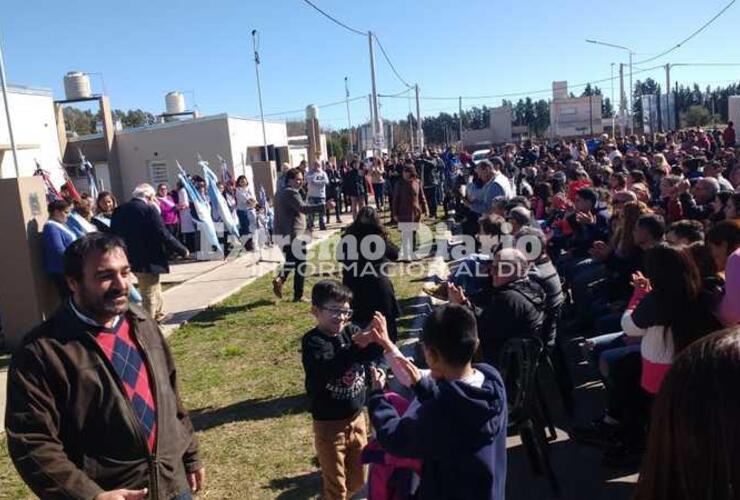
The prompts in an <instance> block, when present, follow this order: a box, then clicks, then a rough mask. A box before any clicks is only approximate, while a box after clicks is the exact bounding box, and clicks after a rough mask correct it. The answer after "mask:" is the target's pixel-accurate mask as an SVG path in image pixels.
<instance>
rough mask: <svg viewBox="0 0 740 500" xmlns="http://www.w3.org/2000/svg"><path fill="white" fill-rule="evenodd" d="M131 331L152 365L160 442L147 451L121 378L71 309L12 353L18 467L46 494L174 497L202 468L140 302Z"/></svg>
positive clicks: (163, 353) (11, 443) (167, 358)
mask: <svg viewBox="0 0 740 500" xmlns="http://www.w3.org/2000/svg"><path fill="white" fill-rule="evenodd" d="M127 317H128V320H129V322H130V325H131V334H132V336H134V337H135V338H136V339H137V340H138V342H139V344H140V345H141V348H142V355H143V357H144V359H145V362H147V363H148V365H149V366H150V373H151V376H150V382H151V384H152V393H153V394H152V395H153V396H154V400H155V403H156V406H157V442H156V448H155V450H154V453H150V451H149V448H148V446H147V443H146V439H145V437H144V433H143V431H142V430H141V428H140V426H139V422H138V420H137V419H136V416H135V415H134V412H133V409H132V406H131V403H130V402H129V399H128V398H127V397H126V395H125V392H124V388H123V385H122V383H121V382H120V379H119V377H118V376H117V374H116V372H115V369H114V368H113V365H112V364H111V363H110V361H109V360H108V358H107V357H106V355H105V354H104V353H103V351H102V349H101V348H100V347H99V346H98V343H97V342H96V340H95V338H94V336H93V335H94V334H95V330H96V328H95V327H92V326H89V325H87V324H86V323H84V322H82V321H80V319H79V318H78V317H77V316H76V315H75V313H74V311H72V309H71V308H70V306H69V305H66V306H63V307H62V308H60V309H59V311H57V312H56V313H55V314H54V316H52V317H51V318H49V319H48V320H47V321H45V322H44V323H43V324H41V325H40V326H38V327H37V328H35V329H34V330H33V331H31V333H29V334H28V335H27V336H26V338H25V339H24V341H23V344H22V345H21V346H20V347H19V348H18V350H17V351H16V352H15V353H14V354H13V358H12V360H11V362H10V371H9V373H8V401H7V409H6V414H5V428H6V431H7V439H8V450H9V452H10V456H11V458H12V459H13V463H14V464H15V467H16V469H17V470H18V472H19V473H20V475H21V477H22V478H23V480H24V481H25V482H26V484H28V486H29V487H30V488H31V489H32V490H33V492H34V493H36V495H38V496H39V497H41V498H43V499H57V498H60V499H61V498H65V499H67V498H75V499H77V498H79V499H93V498H94V497H95V496H96V495H98V494H99V493H101V492H103V491H108V490H115V489H118V488H131V489H139V488H149V498H151V499H169V498H172V497H173V496H175V495H177V494H179V493H182V492H184V491H186V490H187V489H188V485H187V480H186V472H194V471H195V470H197V469H199V468H200V464H199V462H198V445H197V442H196V440H195V436H194V434H193V427H192V425H191V423H190V419H189V417H188V414H187V412H186V411H185V408H184V407H183V405H182V402H181V401H180V397H179V396H178V392H177V383H176V373H175V364H174V361H173V359H172V355H171V353H170V350H169V347H168V346H167V344H166V343H165V341H164V338H163V337H162V334H161V332H160V330H159V328H158V327H157V325H156V323H154V321H152V320H151V319H150V318H149V317H148V316H146V315H145V314H144V313H143V312H142V310H141V309H140V308H138V307H137V306H131V310H130V311H129V312H128V313H127Z"/></svg>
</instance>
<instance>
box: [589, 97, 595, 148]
mask: <svg viewBox="0 0 740 500" xmlns="http://www.w3.org/2000/svg"><path fill="white" fill-rule="evenodd" d="M593 103H594V99H593V92H592V93H591V94H588V124H589V125H590V127H591V137H593V136H594V104H593Z"/></svg>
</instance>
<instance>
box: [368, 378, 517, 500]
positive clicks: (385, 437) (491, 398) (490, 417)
mask: <svg viewBox="0 0 740 500" xmlns="http://www.w3.org/2000/svg"><path fill="white" fill-rule="evenodd" d="M474 368H475V369H476V370H478V371H480V372H481V373H483V376H484V382H483V385H482V386H481V387H480V388H478V387H474V386H472V385H470V384H467V383H465V382H461V381H440V382H435V381H434V380H432V378H431V377H424V378H423V379H422V380H421V381H420V382H419V383H418V384H416V385H415V386H414V388H413V389H414V392H415V393H416V397H417V399H418V400H419V403H420V405H419V406H418V407H417V408H416V409H415V410H414V409H411V410H410V411H408V412H406V413H405V414H404V415H403V416H399V415H398V413H397V412H396V410H395V408H394V407H393V405H391V404H390V403H389V402H388V400H387V399H386V398H385V397H384V395H383V393H382V392H381V391H375V392H373V394H372V395H371V397H370V400H369V402H368V407H369V409H370V419H371V420H372V423H373V428H374V429H375V432H376V435H377V439H378V441H379V442H380V444H381V445H382V446H383V448H384V449H385V450H386V451H388V452H389V453H392V454H394V455H397V456H401V457H408V458H419V459H421V460H422V471H421V483H420V485H419V492H418V493H419V498H420V499H423V500H427V499H440V500H442V499H444V500H451V499H461V500H462V499H473V498H474V499H481V500H504V497H505V487H506V426H507V418H508V416H507V405H506V390H505V388H504V384H503V381H502V380H501V375H500V374H499V373H498V371H497V370H496V369H495V368H493V367H491V366H489V365H486V364H477V365H474Z"/></svg>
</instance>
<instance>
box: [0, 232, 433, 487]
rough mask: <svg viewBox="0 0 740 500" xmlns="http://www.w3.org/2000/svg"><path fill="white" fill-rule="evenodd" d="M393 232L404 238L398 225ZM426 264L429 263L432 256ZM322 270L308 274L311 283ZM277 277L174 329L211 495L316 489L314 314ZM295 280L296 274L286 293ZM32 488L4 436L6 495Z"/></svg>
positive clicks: (407, 288) (0, 465)
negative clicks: (308, 378) (309, 377)
mask: <svg viewBox="0 0 740 500" xmlns="http://www.w3.org/2000/svg"><path fill="white" fill-rule="evenodd" d="M391 236H392V238H393V239H394V240H395V241H398V240H399V237H398V233H397V231H394V230H392V232H391ZM334 241H336V237H335V238H333V239H331V240H329V241H327V242H323V243H322V244H321V245H320V246H322V245H331V244H332V243H333V242H334ZM316 250H317V249H315V250H314V252H313V254H314V257H313V259H314V261H315V258H316V253H317V251H316ZM415 265H417V266H418V265H419V264H415ZM420 265H421V266H424V268H425V266H426V261H424V262H422V263H421V264H420ZM399 266H406V264H399ZM323 278H325V277H324V276H311V277H309V278H308V279H307V280H306V290H307V291H310V289H311V286H312V285H313V283H315V282H316V281H317V280H318V279H323ZM392 279H393V283H394V287H395V289H396V295H397V297H398V299H399V300H400V301H402V302H403V301H404V299H410V298H411V297H414V296H416V295H418V293H419V291H420V289H421V283H420V282H419V281H415V280H410V279H407V278H404V277H403V276H402V273H397V276H395V277H393V278H392ZM271 280H272V274H269V275H267V276H263V277H262V278H260V279H258V280H256V281H255V282H254V283H252V284H250V285H248V286H246V287H245V288H243V289H242V290H241V291H239V292H238V293H237V294H235V295H233V296H232V297H230V298H229V299H227V300H225V301H224V302H222V303H220V304H218V305H217V306H214V307H212V308H210V309H208V310H206V311H204V312H203V313H201V314H199V315H198V316H196V317H195V318H194V319H192V320H191V321H190V322H189V323H188V324H187V325H185V326H184V327H182V328H180V329H179V330H178V331H177V332H176V333H175V334H174V335H173V336H172V337H170V339H169V343H170V345H171V347H172V349H173V352H174V355H175V358H176V362H177V367H178V378H179V383H180V387H181V389H180V390H181V395H182V397H183V399H184V401H185V405H186V406H187V408H188V409H189V410H190V411H191V418H192V420H193V423H194V425H195V426H196V429H197V430H198V439H199V440H200V448H201V453H202V458H203V461H204V463H205V464H206V468H207V474H208V481H207V482H208V484H207V487H206V491H205V496H207V497H209V498H219V499H220V498H235V499H237V498H238V499H242V498H296V499H299V498H300V499H304V498H311V497H314V496H316V495H318V493H319V489H320V478H319V474H318V469H317V467H316V464H315V460H314V449H313V434H312V430H311V419H310V416H309V414H308V413H307V412H306V411H305V408H306V402H305V398H304V387H303V369H302V367H301V361H300V339H301V336H302V335H303V333H305V332H306V331H307V330H309V329H310V328H311V327H312V326H313V319H312V316H311V314H310V312H309V305H308V304H304V303H292V302H289V301H285V300H283V301H276V299H275V298H274V297H273V295H272V287H271ZM290 286H292V280H289V282H288V283H287V284H286V290H288V295H290V292H292V290H289V289H288V287H290ZM405 323H406V322H403V324H405ZM26 496H28V490H27V489H26V488H25V486H24V485H23V484H22V482H21V481H20V478H19V477H18V476H17V474H16V473H15V471H14V469H13V467H12V465H11V463H10V460H9V458H8V457H7V452H6V446H5V442H4V438H3V439H2V442H1V443H0V497H1V498H24V497H26Z"/></svg>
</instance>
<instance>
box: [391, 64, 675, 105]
mask: <svg viewBox="0 0 740 500" xmlns="http://www.w3.org/2000/svg"><path fill="white" fill-rule="evenodd" d="M662 68H665V66H664V65H662V64H661V65H659V66H653V67H650V68H644V69H641V70H638V71H634V72H633V74H639V73H645V72H647V71H654V70H656V69H662ZM617 79H619V76H614V77H607V78H601V79H598V80H589V81H587V82H584V83H577V84H575V85H568V88H569V89H574V88H580V87H585V86H586V85H593V84H596V83H604V82H611V81H613V80H617ZM550 92H552V89H551V88H548V89H541V90H530V91H526V92H512V93H508V94H495V95H478V96H449V97H447V96H445V97H439V96H420V97H419V99H421V100H427V101H456V100H458V99H460V97H462V98H463V99H466V100H482V99H500V98H507V97H519V96H527V95H532V94H545V93H550ZM379 96H381V95H380V94H379ZM382 97H390V98H394V99H410V98H411V97H410V96H398V95H385V94H384V95H382Z"/></svg>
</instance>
